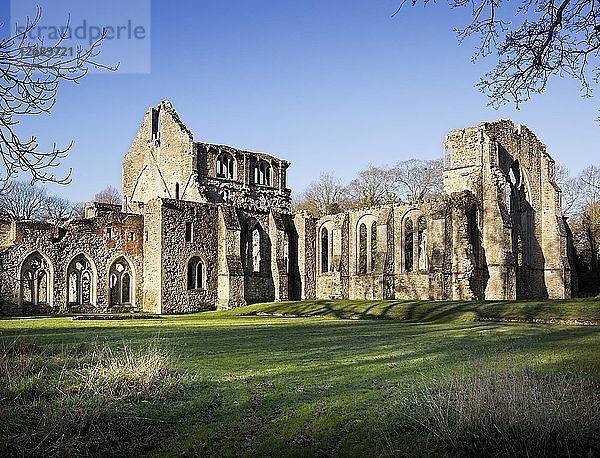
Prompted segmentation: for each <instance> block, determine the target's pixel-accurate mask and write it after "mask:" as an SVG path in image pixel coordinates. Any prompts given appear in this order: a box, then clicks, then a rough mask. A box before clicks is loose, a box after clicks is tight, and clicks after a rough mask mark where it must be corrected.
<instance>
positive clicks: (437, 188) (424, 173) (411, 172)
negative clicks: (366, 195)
mask: <svg viewBox="0 0 600 458" xmlns="http://www.w3.org/2000/svg"><path fill="white" fill-rule="evenodd" d="M391 172H392V174H393V178H392V179H393V180H394V181H395V183H396V188H395V189H396V190H397V193H398V197H399V198H401V199H403V200H405V201H407V202H412V203H419V202H423V200H424V199H425V198H426V197H431V196H435V195H438V194H441V193H442V192H443V190H444V179H443V178H444V177H443V164H442V160H441V159H436V160H422V159H409V160H407V161H401V162H398V163H397V164H396V165H395V166H394V168H393V169H392V171H391Z"/></svg>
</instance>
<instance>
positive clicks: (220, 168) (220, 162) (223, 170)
mask: <svg viewBox="0 0 600 458" xmlns="http://www.w3.org/2000/svg"><path fill="white" fill-rule="evenodd" d="M216 174H217V178H226V179H228V180H233V179H235V159H234V158H233V156H232V155H231V154H230V153H228V152H226V151H223V152H221V153H219V155H218V156H217V170H216Z"/></svg>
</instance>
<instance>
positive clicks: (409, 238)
mask: <svg viewBox="0 0 600 458" xmlns="http://www.w3.org/2000/svg"><path fill="white" fill-rule="evenodd" d="M401 221H402V224H401V228H402V237H401V240H402V245H401V250H400V259H401V260H402V264H401V265H402V272H427V271H429V254H428V253H429V251H428V243H429V241H428V231H427V219H426V218H425V215H424V214H423V212H422V211H421V210H419V209H417V208H413V209H410V210H408V211H407V212H406V213H405V214H404V216H403V217H402V220H401Z"/></svg>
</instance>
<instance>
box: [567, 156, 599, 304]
mask: <svg viewBox="0 0 600 458" xmlns="http://www.w3.org/2000/svg"><path fill="white" fill-rule="evenodd" d="M565 170H566V168H564V167H558V168H557V182H558V183H559V185H560V186H561V188H562V190H563V208H564V210H565V215H566V216H568V217H569V226H570V227H571V232H572V233H573V243H574V245H575V251H576V253H577V258H576V261H577V262H576V267H577V274H578V278H579V287H580V289H581V290H582V291H584V292H586V293H596V294H597V293H598V292H600V167H599V166H594V165H590V166H588V167H586V168H585V169H584V170H583V171H582V172H581V173H580V174H579V175H578V176H576V177H569V176H568V174H567V173H566V172H565Z"/></svg>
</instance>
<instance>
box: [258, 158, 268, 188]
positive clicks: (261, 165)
mask: <svg viewBox="0 0 600 458" xmlns="http://www.w3.org/2000/svg"><path fill="white" fill-rule="evenodd" d="M254 182H255V183H256V184H264V185H267V186H270V185H271V166H270V165H269V163H268V162H267V161H263V160H261V161H258V164H256V166H255V167H254Z"/></svg>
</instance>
